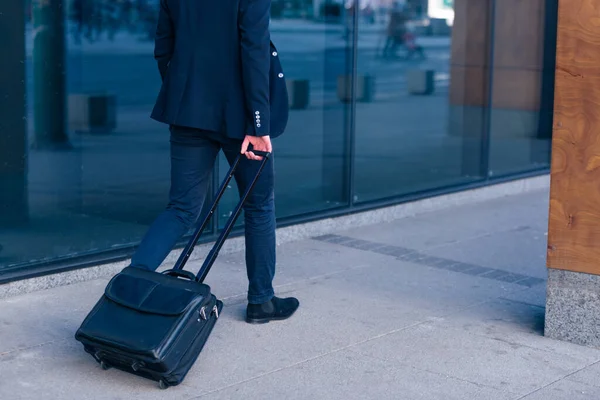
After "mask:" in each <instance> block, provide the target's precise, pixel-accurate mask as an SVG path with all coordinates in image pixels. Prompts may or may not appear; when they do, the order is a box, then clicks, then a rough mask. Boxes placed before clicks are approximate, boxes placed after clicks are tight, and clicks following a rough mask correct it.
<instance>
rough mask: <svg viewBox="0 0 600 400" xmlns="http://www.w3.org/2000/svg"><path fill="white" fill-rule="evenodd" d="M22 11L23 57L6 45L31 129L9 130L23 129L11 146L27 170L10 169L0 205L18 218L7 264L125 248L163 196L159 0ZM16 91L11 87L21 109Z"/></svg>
mask: <svg viewBox="0 0 600 400" xmlns="http://www.w3.org/2000/svg"><path fill="white" fill-rule="evenodd" d="M63 4H67V5H68V7H66V8H63V7H62V5H63ZM20 6H21V8H20V10H21V11H20V12H22V10H23V9H25V8H24V7H23V4H20ZM16 9H17V8H16ZM27 10H31V14H32V16H33V21H32V20H31V18H29V17H28V18H27V22H26V26H25V28H24V29H23V26H21V27H19V26H18V24H17V23H15V27H14V36H15V37H18V36H19V35H21V37H22V36H23V30H25V45H26V57H21V56H19V54H18V44H19V42H20V40H19V39H18V38H17V39H11V40H10V41H9V42H11V49H12V50H11V51H12V54H9V59H10V60H11V62H13V63H14V62H20V61H22V60H24V61H25V62H24V63H21V68H23V66H24V69H25V72H26V94H27V103H26V104H27V109H26V111H25V115H26V117H27V118H26V122H27V126H26V127H25V128H23V129H24V131H23V132H21V131H19V127H18V126H16V125H14V128H12V129H13V130H12V131H11V132H10V134H12V135H13V136H18V135H20V136H24V134H25V133H24V132H25V129H26V132H27V136H28V145H27V147H25V148H20V147H19V146H20V145H21V143H24V141H23V140H22V139H23V138H21V140H20V141H18V140H14V141H13V142H14V143H13V144H11V146H12V147H13V148H14V149H15V150H18V151H19V153H18V154H19V155H20V159H23V160H26V168H21V167H19V166H18V165H15V168H17V173H16V175H14V177H13V178H12V180H13V183H12V185H13V187H12V188H11V189H10V192H12V193H13V198H14V199H15V201H16V200H17V199H18V202H17V203H15V204H18V206H15V207H12V208H16V209H14V210H8V211H6V207H5V208H4V210H3V211H4V212H3V214H7V213H8V214H13V215H15V214H19V215H20V214H23V218H19V221H13V223H11V224H10V225H9V224H8V223H5V224H3V225H2V229H1V230H0V244H1V245H2V246H3V250H2V252H1V253H0V257H1V258H0V270H1V269H4V270H5V271H6V270H8V268H16V267H18V266H19V265H21V264H27V263H29V264H35V263H38V262H43V261H46V260H54V259H59V258H61V257H70V256H74V255H82V254H90V253H96V252H103V251H107V250H111V249H117V248H122V247H129V246H132V245H134V244H136V243H137V242H138V241H139V240H140V239H141V237H142V235H143V234H144V233H145V231H146V229H147V227H148V225H149V224H150V223H151V222H152V221H153V220H154V218H155V217H156V216H157V215H158V213H159V212H160V211H162V210H163V209H164V207H165V205H166V204H167V199H168V191H169V173H170V160H169V132H168V129H167V127H166V126H165V125H162V124H159V123H157V122H154V121H153V120H151V119H150V112H151V109H152V107H153V105H154V102H155V100H156V96H157V94H158V91H159V87H160V76H159V73H158V70H157V67H156V62H155V61H154V58H153V49H154V42H153V32H154V30H155V29H156V16H157V15H158V3H157V2H155V1H145V0H144V1H133V0H122V1H117V2H115V1H111V2H107V1H101V0H96V1H82V0H74V1H69V2H67V3H65V2H64V1H62V0H48V1H34V2H33V3H32V4H31V7H28V8H27ZM27 15H29V12H28V14H27ZM15 20H18V18H16V19H15ZM19 30H20V32H19ZM36 31H37V33H36V34H35V35H34V32H36ZM13 40H14V42H13ZM21 43H22V42H21ZM13 44H14V46H13ZM14 71H15V72H14V73H15V75H14V76H16V77H18V73H19V70H18V66H17V67H16V68H15V69H14ZM3 87H4V86H3ZM20 89H21V91H22V88H20ZM22 94H23V93H19V90H18V88H17V89H14V90H13V93H11V95H13V96H15V97H14V98H15V100H14V102H15V103H14V104H15V113H17V115H18V112H19V110H18V107H16V105H17V104H18V99H19V96H21V98H22V97H23V96H22ZM2 136H5V135H4V133H3V135H2ZM23 157H24V158H23ZM17 161H18V160H17ZM23 180H25V182H26V189H24V185H23ZM23 190H25V193H27V197H28V199H23V198H20V197H19V196H20V193H23ZM3 193H4V190H3ZM21 197H22V196H21Z"/></svg>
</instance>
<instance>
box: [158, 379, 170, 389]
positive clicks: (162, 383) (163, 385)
mask: <svg viewBox="0 0 600 400" xmlns="http://www.w3.org/2000/svg"><path fill="white" fill-rule="evenodd" d="M158 387H159V388H161V389H162V390H165V389H168V388H169V384H168V383H167V382H165V381H164V380H162V379H161V380H160V381H158Z"/></svg>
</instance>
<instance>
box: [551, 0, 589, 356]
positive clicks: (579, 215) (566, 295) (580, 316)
mask: <svg viewBox="0 0 600 400" xmlns="http://www.w3.org/2000/svg"><path fill="white" fill-rule="evenodd" d="M597 7H598V2H597V0H564V1H560V2H559V8H558V10H559V19H558V20H559V25H558V43H557V47H556V78H555V85H556V91H555V99H554V122H553V137H552V167H551V188H550V212H549V224H548V258H547V265H548V268H549V271H548V272H549V273H548V287H547V304H546V320H545V323H546V326H545V335H546V336H548V337H551V338H554V339H561V340H566V341H570V342H574V343H577V344H581V345H588V346H594V347H600V131H599V130H598V126H600V107H599V104H600V70H598V65H600V51H598V47H599V45H598V43H600V25H599V24H598V23H597V19H598V18H597V16H598V12H597Z"/></svg>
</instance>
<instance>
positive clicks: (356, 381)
mask: <svg viewBox="0 0 600 400" xmlns="http://www.w3.org/2000/svg"><path fill="white" fill-rule="evenodd" d="M199 398H200V399H205V398H206V399H211V400H213V399H214V400H221V399H222V400H226V399H227V400H234V399H240V400H242V399H244V400H246V399H247V400H252V399H257V400H258V399H288V400H305V399H328V400H351V399H356V400H359V399H360V400H362V399H381V400H385V399H389V400H419V399H422V400H431V399H445V400H453V399H456V400H469V399H472V400H480V399H486V400H503V399H507V400H508V399H510V398H511V397H510V395H508V394H507V393H504V392H501V391H498V390H495V389H492V388H489V387H485V386H482V385H478V384H475V383H471V382H466V381H464V380H459V379H455V378H451V377H447V376H444V375H440V374H436V373H432V372H427V371H421V370H418V369H415V368H411V367H407V366H403V365H398V364H395V363H392V362H388V361H383V360H378V359H374V358H370V357H363V356H360V355H358V354H356V353H354V352H351V351H347V350H342V351H339V352H334V353H330V354H327V355H325V356H323V357H319V358H316V359H312V360H308V361H306V362H303V363H300V364H297V365H294V366H292V367H290V368H286V369H282V370H279V371H276V372H274V373H271V374H266V375H262V376H258V377H256V378H254V379H251V380H249V381H244V382H240V383H238V384H234V385H232V386H229V387H226V388H224V389H222V390H220V391H218V392H214V393H209V394H206V395H204V396H200V397H199Z"/></svg>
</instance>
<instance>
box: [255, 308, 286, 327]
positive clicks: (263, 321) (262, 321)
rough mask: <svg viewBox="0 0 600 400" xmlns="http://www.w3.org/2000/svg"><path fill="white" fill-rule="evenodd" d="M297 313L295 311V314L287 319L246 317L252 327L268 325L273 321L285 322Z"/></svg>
mask: <svg viewBox="0 0 600 400" xmlns="http://www.w3.org/2000/svg"><path fill="white" fill-rule="evenodd" d="M295 313H296V310H294V312H293V313H291V314H290V315H288V316H287V317H272V318H249V317H246V322H247V323H249V324H252V325H262V324H268V323H269V322H271V321H285V320H286V319H289V318H291V317H292V315H294V314H295Z"/></svg>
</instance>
